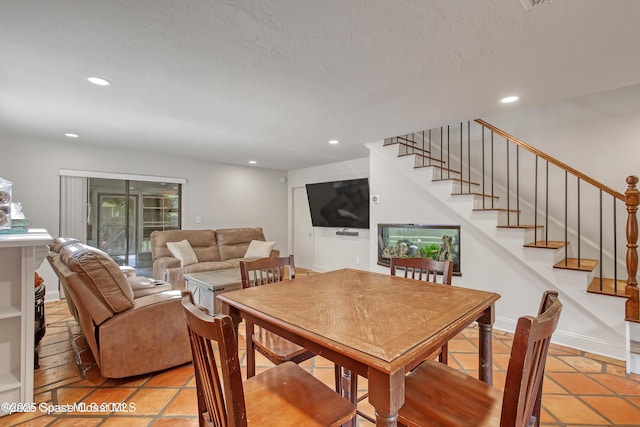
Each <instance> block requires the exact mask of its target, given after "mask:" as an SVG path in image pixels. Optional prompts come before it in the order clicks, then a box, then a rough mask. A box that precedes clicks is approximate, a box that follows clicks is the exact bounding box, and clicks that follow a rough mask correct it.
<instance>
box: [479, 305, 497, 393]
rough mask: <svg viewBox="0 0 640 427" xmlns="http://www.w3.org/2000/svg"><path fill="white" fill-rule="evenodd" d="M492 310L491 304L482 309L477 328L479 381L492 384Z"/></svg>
mask: <svg viewBox="0 0 640 427" xmlns="http://www.w3.org/2000/svg"><path fill="white" fill-rule="evenodd" d="M493 321H494V310H493V304H492V305H491V306H490V307H487V309H486V310H485V311H484V313H483V314H482V316H481V317H480V318H479V319H478V328H479V332H480V333H479V346H480V354H479V366H478V370H479V375H480V381H484V382H485V383H487V384H489V385H493V351H492V343H491V339H492V337H491V331H492V329H493Z"/></svg>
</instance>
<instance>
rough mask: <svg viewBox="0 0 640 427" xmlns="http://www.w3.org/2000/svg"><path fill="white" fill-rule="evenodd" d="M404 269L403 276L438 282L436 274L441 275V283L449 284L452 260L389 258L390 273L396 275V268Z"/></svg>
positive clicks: (451, 274)
mask: <svg viewBox="0 0 640 427" xmlns="http://www.w3.org/2000/svg"><path fill="white" fill-rule="evenodd" d="M398 268H400V269H404V277H407V278H411V279H416V280H423V276H424V280H425V281H427V282H433V283H437V282H438V279H437V278H438V275H441V276H442V281H441V283H443V284H447V285H450V284H451V278H452V276H453V261H450V260H448V261H435V260H432V259H429V258H421V257H416V258H391V274H392V275H394V276H395V275H396V269H398Z"/></svg>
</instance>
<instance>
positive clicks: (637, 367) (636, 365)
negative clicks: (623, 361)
mask: <svg viewBox="0 0 640 427" xmlns="http://www.w3.org/2000/svg"><path fill="white" fill-rule="evenodd" d="M627 373H628V374H640V354H635V353H631V354H630V355H629V362H628V363H627Z"/></svg>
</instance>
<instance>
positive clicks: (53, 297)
mask: <svg viewBox="0 0 640 427" xmlns="http://www.w3.org/2000/svg"><path fill="white" fill-rule="evenodd" d="M59 299H60V292H58V290H57V289H52V290H49V289H47V292H46V293H45V295H44V300H45V301H46V302H49V301H58V300H59Z"/></svg>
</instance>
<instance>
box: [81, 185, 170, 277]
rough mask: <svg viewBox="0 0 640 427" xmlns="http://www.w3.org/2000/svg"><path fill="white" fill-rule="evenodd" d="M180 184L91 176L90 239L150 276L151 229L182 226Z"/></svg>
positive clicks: (88, 238) (88, 234)
mask: <svg viewBox="0 0 640 427" xmlns="http://www.w3.org/2000/svg"><path fill="white" fill-rule="evenodd" d="M180 193H181V185H180V184H173V183H163V182H147V181H132V180H119V179H105V178H89V185H88V210H87V218H88V221H87V243H88V244H90V245H92V246H94V247H96V248H99V249H101V250H103V251H105V252H106V253H108V254H109V255H110V256H111V257H112V258H113V259H114V260H115V261H116V262H117V263H118V264H120V265H129V266H132V267H135V268H136V270H137V271H138V274H141V275H148V276H151V275H152V273H153V267H152V259H151V238H150V236H151V233H152V232H153V231H155V230H177V229H179V228H180V223H181V221H180V216H181V204H180Z"/></svg>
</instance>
